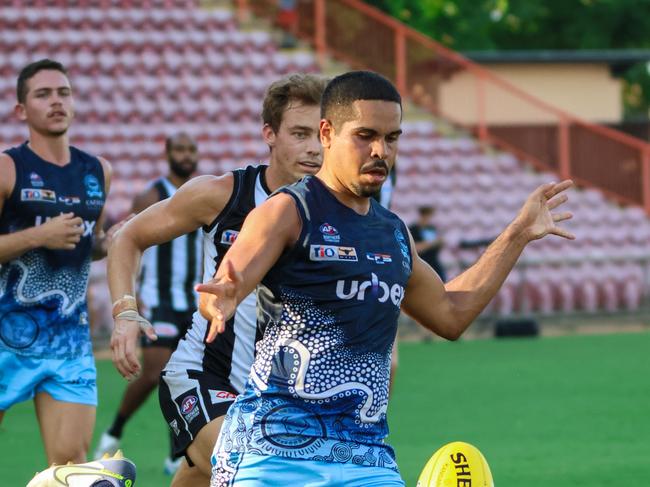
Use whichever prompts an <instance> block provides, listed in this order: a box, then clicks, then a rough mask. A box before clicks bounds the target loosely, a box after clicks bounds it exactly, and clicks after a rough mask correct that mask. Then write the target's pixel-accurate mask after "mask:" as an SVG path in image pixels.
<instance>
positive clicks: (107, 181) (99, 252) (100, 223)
mask: <svg viewBox="0 0 650 487" xmlns="http://www.w3.org/2000/svg"><path fill="white" fill-rule="evenodd" d="M98 159H99V162H100V163H101V165H102V171H103V172H104V194H105V195H106V197H107V198H108V194H109V192H110V189H111V179H112V176H113V168H112V166H111V163H110V162H108V161H107V160H106V159H104V158H103V157H99V158H98ZM105 221H106V208H103V209H102V213H101V215H99V219H98V220H97V223H96V224H95V232H94V236H93V260H99V259H103V258H104V257H106V254H107V253H108V247H109V246H110V244H111V241H112V239H113V236H114V235H115V233H116V232H117V231H118V230H119V229H120V228H121V227H122V225H124V223H126V220H122V221H121V222H118V223H116V224H115V225H113V226H112V227H111V228H109V229H108V230H107V231H106V232H104V222H105Z"/></svg>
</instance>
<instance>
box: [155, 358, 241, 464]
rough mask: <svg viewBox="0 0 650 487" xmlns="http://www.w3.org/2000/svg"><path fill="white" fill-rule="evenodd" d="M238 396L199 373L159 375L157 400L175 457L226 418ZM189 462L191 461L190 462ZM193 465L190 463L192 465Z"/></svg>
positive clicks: (208, 376)
mask: <svg viewBox="0 0 650 487" xmlns="http://www.w3.org/2000/svg"><path fill="white" fill-rule="evenodd" d="M236 395H237V392H236V391H235V389H233V387H232V386H231V385H230V384H229V383H228V382H227V381H223V380H222V379H220V378H218V377H216V376H215V375H213V374H211V373H209V372H202V371H198V370H182V371H173V370H165V371H163V372H162V373H161V374H160V384H159V387H158V399H159V401H160V409H161V410H162V413H163V416H164V417H165V421H167V424H168V425H169V427H170V428H171V431H172V433H173V453H174V456H175V457H179V456H182V455H185V456H187V455H186V451H187V448H188V447H189V446H190V444H191V443H192V442H193V441H194V438H196V435H197V434H198V433H199V431H200V430H201V428H203V427H204V426H205V425H206V424H208V423H209V422H210V421H212V420H214V419H217V418H219V417H221V416H224V415H225V414H226V411H228V408H229V407H230V405H231V404H232V403H233V401H234V400H235V397H236ZM188 461H191V459H190V458H188ZM190 465H191V463H190Z"/></svg>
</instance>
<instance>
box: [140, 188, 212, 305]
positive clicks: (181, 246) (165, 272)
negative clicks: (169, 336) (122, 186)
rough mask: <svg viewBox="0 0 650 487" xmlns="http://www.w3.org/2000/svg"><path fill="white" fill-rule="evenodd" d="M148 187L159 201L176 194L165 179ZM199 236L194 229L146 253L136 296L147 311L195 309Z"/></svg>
mask: <svg viewBox="0 0 650 487" xmlns="http://www.w3.org/2000/svg"><path fill="white" fill-rule="evenodd" d="M151 186H153V187H154V188H155V189H156V191H157V192H158V195H159V201H162V200H164V199H166V198H169V197H171V196H173V195H174V193H176V186H174V185H173V184H172V183H171V182H170V181H169V179H167V178H164V177H161V178H159V179H156V180H155V181H153V182H152V183H151ZM151 186H150V187H151ZM199 233H200V231H199V230H196V231H194V232H191V233H188V234H187V235H181V236H180V237H178V238H175V239H174V240H172V241H171V242H167V243H164V244H162V245H157V246H154V247H149V248H148V249H147V250H145V252H144V255H143V256H142V273H141V279H140V288H139V290H138V295H139V297H140V300H141V301H142V302H143V304H144V305H145V306H146V307H147V308H148V309H149V310H152V309H153V308H161V309H169V310H173V311H178V312H185V311H194V310H195V309H196V306H197V302H196V293H195V292H194V284H196V283H197V282H199V280H200V278H201V270H202V269H201V258H200V257H201V239H200V238H199Z"/></svg>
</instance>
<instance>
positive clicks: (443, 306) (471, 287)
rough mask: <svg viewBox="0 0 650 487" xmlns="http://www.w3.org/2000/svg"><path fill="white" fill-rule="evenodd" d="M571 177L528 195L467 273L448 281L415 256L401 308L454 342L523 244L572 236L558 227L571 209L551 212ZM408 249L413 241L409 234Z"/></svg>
mask: <svg viewBox="0 0 650 487" xmlns="http://www.w3.org/2000/svg"><path fill="white" fill-rule="evenodd" d="M571 185H572V183H571V181H564V182H562V183H559V184H555V183H551V184H547V185H543V186H540V187H539V188H537V189H536V190H535V191H534V192H533V193H532V194H531V195H530V196H529V197H528V199H527V201H526V203H525V204H524V206H523V207H522V209H521V211H520V212H519V215H517V218H515V220H514V221H513V222H512V223H511V224H510V225H508V227H507V228H506V229H505V230H504V231H503V233H502V234H501V235H499V237H497V239H496V240H495V241H494V242H492V244H491V245H490V246H489V247H488V248H487V250H486V251H485V252H484V253H483V255H482V256H481V257H480V259H479V260H478V261H477V262H476V263H475V264H474V265H473V266H472V267H470V268H469V269H467V270H466V271H465V272H463V273H462V274H460V275H459V276H457V277H456V278H454V279H452V280H451V281H450V282H448V283H447V284H446V285H445V284H443V283H442V281H441V280H440V278H439V277H438V275H437V274H436V273H435V272H434V271H433V269H431V267H429V266H428V265H427V264H426V263H425V262H424V261H423V260H422V259H420V258H419V257H417V256H416V255H415V254H414V259H413V272H412V274H411V278H410V279H409V282H408V285H407V287H406V293H405V298H404V301H403V302H402V308H403V310H404V311H405V312H406V313H407V314H409V315H410V316H411V317H413V318H414V319H415V320H416V321H418V322H419V323H420V324H421V325H423V326H425V327H426V328H429V329H430V330H432V331H433V332H434V333H436V334H438V335H440V336H442V337H444V338H447V339H450V340H455V339H457V338H458V337H460V335H461V334H462V333H463V332H464V331H465V330H466V329H467V327H468V326H469V325H470V324H471V323H472V321H473V320H474V319H475V318H476V317H477V316H478V315H479V313H480V312H481V311H482V310H483V309H484V308H485V306H487V304H488V303H489V302H490V300H491V299H492V298H493V297H494V296H495V295H496V293H497V292H498V290H499V288H500V287H501V285H502V284H503V281H504V280H505V279H506V277H507V276H508V274H509V273H510V271H511V270H512V268H513V267H514V265H515V263H516V262H517V259H518V258H519V256H520V255H521V252H522V251H523V249H524V248H525V246H526V245H527V244H528V243H529V242H531V241H532V240H537V239H539V238H542V237H544V236H546V235H548V234H553V235H558V236H560V237H564V238H568V239H573V238H575V237H574V236H573V235H572V234H571V233H569V232H567V231H566V230H564V229H562V228H559V227H558V226H556V223H557V222H560V221H563V220H567V219H569V218H571V216H572V215H571V213H568V212H564V213H556V214H552V213H551V210H553V209H555V208H557V207H558V206H559V205H561V204H562V203H564V202H565V201H566V200H567V197H566V195H559V193H561V192H562V191H564V190H566V189H567V188H569V187H570V186H571ZM411 249H413V250H415V244H414V243H413V239H412V238H411Z"/></svg>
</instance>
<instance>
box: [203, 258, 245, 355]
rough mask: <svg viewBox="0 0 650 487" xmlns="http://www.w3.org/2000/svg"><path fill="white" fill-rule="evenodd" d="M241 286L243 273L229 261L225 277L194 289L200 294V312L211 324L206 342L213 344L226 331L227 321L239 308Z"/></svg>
mask: <svg viewBox="0 0 650 487" xmlns="http://www.w3.org/2000/svg"><path fill="white" fill-rule="evenodd" d="M241 284H242V276H241V273H239V272H237V271H236V270H235V268H234V266H233V265H232V262H230V261H227V262H226V274H225V275H224V276H222V277H220V278H219V279H212V280H210V281H208V282H205V283H203V284H197V285H196V287H195V288H194V289H196V290H197V291H198V292H199V311H200V312H201V315H202V316H203V317H204V318H205V319H206V320H208V321H209V322H210V331H209V333H208V337H207V338H206V340H205V341H206V342H208V343H211V342H212V341H213V340H214V339H215V337H216V336H217V334H218V333H223V331H224V330H225V328H226V321H228V319H229V318H230V317H231V316H232V315H233V314H234V312H235V308H236V307H237V289H238V288H239V287H240V286H241Z"/></svg>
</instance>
